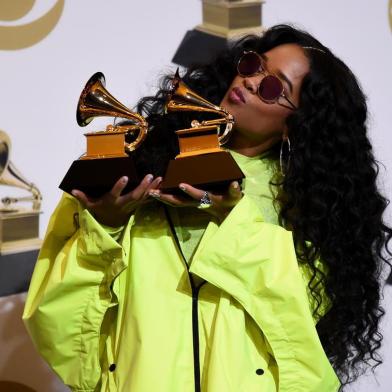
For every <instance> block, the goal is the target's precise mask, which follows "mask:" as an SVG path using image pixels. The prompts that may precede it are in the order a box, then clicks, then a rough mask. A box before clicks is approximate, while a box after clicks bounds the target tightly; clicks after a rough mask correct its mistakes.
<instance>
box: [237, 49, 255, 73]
mask: <svg viewBox="0 0 392 392" xmlns="http://www.w3.org/2000/svg"><path fill="white" fill-rule="evenodd" d="M260 66H261V61H260V57H259V56H258V55H257V54H256V53H253V52H249V53H245V54H244V55H243V56H242V57H241V58H240V61H239V62H238V65H237V71H238V73H239V74H240V75H243V76H249V75H253V74H255V73H257V72H258V71H259V70H260Z"/></svg>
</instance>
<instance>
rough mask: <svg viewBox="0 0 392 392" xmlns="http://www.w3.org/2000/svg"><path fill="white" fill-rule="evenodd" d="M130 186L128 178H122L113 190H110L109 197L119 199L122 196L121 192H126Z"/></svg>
mask: <svg viewBox="0 0 392 392" xmlns="http://www.w3.org/2000/svg"><path fill="white" fill-rule="evenodd" d="M127 184H128V177H127V176H123V177H121V178H120V179H119V180H118V181H117V182H116V183H115V184H114V185H113V188H112V189H111V190H110V192H109V195H110V196H111V197H112V198H113V199H117V198H118V197H120V196H121V192H122V191H123V190H124V188H125V187H126V186H127Z"/></svg>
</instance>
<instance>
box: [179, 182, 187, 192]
mask: <svg viewBox="0 0 392 392" xmlns="http://www.w3.org/2000/svg"><path fill="white" fill-rule="evenodd" d="M178 187H179V188H180V189H181V190H182V191H184V192H185V191H186V188H185V186H184V185H182V184H180V185H179V186H178Z"/></svg>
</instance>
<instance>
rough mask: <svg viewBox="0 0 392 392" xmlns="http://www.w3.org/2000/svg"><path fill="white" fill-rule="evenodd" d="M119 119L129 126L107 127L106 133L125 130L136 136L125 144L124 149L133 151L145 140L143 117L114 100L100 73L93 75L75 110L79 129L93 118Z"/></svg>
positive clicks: (145, 128) (145, 126)
mask: <svg viewBox="0 0 392 392" xmlns="http://www.w3.org/2000/svg"><path fill="white" fill-rule="evenodd" d="M101 116H109V117H121V118H126V119H129V120H131V123H132V124H131V125H116V126H113V125H109V126H108V127H107V131H109V132H116V131H117V130H120V129H121V130H127V131H128V132H129V133H131V134H136V139H135V140H134V141H133V142H132V143H127V144H126V146H125V149H126V150H128V151H133V150H134V149H136V148H137V147H138V146H139V145H140V144H141V143H142V142H143V140H144V139H145V137H146V135H147V130H148V124H147V122H146V120H145V119H144V117H143V116H141V115H140V114H138V113H134V112H132V111H131V110H129V109H128V108H127V107H126V106H124V105H123V104H122V103H121V102H119V101H118V100H117V99H116V98H114V97H113V96H112V95H111V94H110V93H109V92H108V91H107V89H106V88H105V76H104V75H103V73H102V72H97V73H95V74H94V75H93V76H92V77H91V78H90V79H89V80H88V82H87V83H86V86H85V87H84V89H83V91H82V93H81V95H80V98H79V102H78V106H77V110H76V120H77V122H78V124H79V125H80V126H81V127H84V126H86V125H88V124H89V123H90V122H91V121H92V120H93V119H94V118H95V117H101Z"/></svg>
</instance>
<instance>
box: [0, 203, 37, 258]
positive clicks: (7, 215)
mask: <svg viewBox="0 0 392 392" xmlns="http://www.w3.org/2000/svg"><path fill="white" fill-rule="evenodd" d="M39 215H40V212H39V211H30V210H26V211H23V210H19V211H12V210H3V211H2V212H0V255H3V254H8V253H18V252H22V251H25V250H30V249H31V248H32V247H33V248H34V247H35V248H38V247H39V245H40V242H41V240H40V239H39V238H38V237H39Z"/></svg>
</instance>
